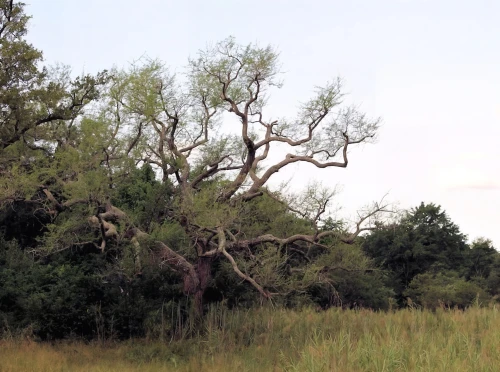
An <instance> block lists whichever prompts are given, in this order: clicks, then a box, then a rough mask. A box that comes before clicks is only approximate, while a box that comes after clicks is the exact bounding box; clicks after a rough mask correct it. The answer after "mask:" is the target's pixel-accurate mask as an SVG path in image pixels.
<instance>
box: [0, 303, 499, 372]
mask: <svg viewBox="0 0 500 372" xmlns="http://www.w3.org/2000/svg"><path fill="white" fill-rule="evenodd" d="M499 330H500V316H499V313H498V309H497V308H495V307H491V308H472V309H469V310H467V311H460V310H442V309H439V310H437V311H436V312H430V311H425V310H424V311H421V310H400V311H396V312H388V313H378V312H372V311H368V310H341V309H331V310H328V311H325V312H316V311H314V310H303V311H291V310H273V309H265V308H263V309H255V310H248V311H235V312H229V311H227V310H224V309H223V308H218V307H213V308H212V309H211V310H210V312H209V313H208V315H207V317H206V320H205V323H204V330H203V331H201V332H200V334H199V336H198V337H194V338H189V339H188V338H185V339H181V340H178V341H173V342H170V343H160V342H151V341H149V342H148V341H145V340H133V341H127V342H122V343H117V344H113V345H108V346H106V347H103V346H102V345H98V344H83V343H60V344H56V345H49V344H37V343H34V342H29V341H19V340H17V341H16V340H4V341H0V371H2V372H3V371H13V372H14V371H16V372H17V371H76V372H78V371H125V372H126V371H196V372H202V371H238V372H243V371H498V370H499V368H500V367H499V366H500V332H499Z"/></svg>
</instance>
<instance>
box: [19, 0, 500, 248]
mask: <svg viewBox="0 0 500 372" xmlns="http://www.w3.org/2000/svg"><path fill="white" fill-rule="evenodd" d="M27 2H28V6H27V12H28V13H29V14H31V15H32V16H33V19H32V21H31V27H30V33H29V36H28V38H29V39H30V41H32V42H33V43H34V45H35V46H36V47H37V48H39V49H41V50H43V52H44V55H45V60H46V62H47V63H48V64H53V63H55V62H61V63H64V64H68V65H71V66H72V67H73V69H74V71H75V72H77V73H79V72H82V71H85V72H97V71H99V70H102V69H106V68H110V67H112V66H113V65H118V66H126V65H127V63H129V62H131V61H133V60H135V59H138V58H139V57H141V56H142V55H144V54H147V55H148V56H150V57H158V58H160V59H162V60H163V61H165V62H166V63H167V64H168V65H169V66H171V67H172V69H173V70H174V71H179V72H182V71H183V66H185V64H186V62H187V58H188V57H189V56H195V55H196V53H197V51H198V50H199V49H201V48H204V47H205V46H206V45H207V43H211V42H217V41H220V40H222V39H225V38H226V37H228V36H230V35H233V36H235V37H236V40H237V41H238V42H240V43H243V44H246V43H250V42H258V43H260V44H263V45H266V44H271V45H273V46H275V47H276V48H277V49H279V50H280V52H281V62H282V65H283V71H285V72H286V74H285V75H284V83H285V84H284V87H283V88H282V89H281V90H279V91H277V92H276V94H275V95H274V96H273V98H272V99H271V103H272V107H271V110H272V113H273V115H276V116H287V115H291V114H292V113H293V112H294V110H295V108H296V107H297V104H298V103H299V102H301V101H302V102H303V101H305V100H306V99H307V98H308V97H310V95H311V93H312V89H313V87H314V86H317V85H322V84H323V83H324V82H326V81H327V80H329V79H332V78H334V77H336V76H341V77H342V78H343V79H344V80H345V86H346V91H347V92H348V93H349V100H351V101H353V102H356V103H358V104H360V105H361V106H360V107H361V108H362V110H363V111H365V112H367V113H368V114H369V115H370V116H373V117H377V116H380V117H382V119H383V126H382V129H381V131H380V135H379V140H378V142H377V143H376V144H374V145H366V146H364V147H362V148H359V147H358V148H353V149H352V151H351V155H350V162H349V166H348V168H347V169H328V170H321V171H318V170H317V169H315V168H314V167H312V166H304V167H301V168H299V169H300V170H301V171H303V172H305V173H306V174H307V177H304V176H303V175H302V176H300V177H296V178H295V179H294V180H293V182H294V187H297V188H299V187H302V186H304V185H305V183H306V181H307V180H308V179H318V180H323V182H324V183H328V184H331V185H332V186H334V185H335V184H339V185H341V186H342V189H343V192H342V193H341V194H339V196H338V200H337V203H338V204H339V205H340V206H341V207H342V208H343V211H342V212H341V214H342V213H343V214H344V215H350V214H353V213H354V211H355V210H356V209H357V208H359V207H362V206H363V205H365V204H367V203H369V202H370V201H373V200H377V199H380V197H382V196H383V195H384V194H386V193H387V192H389V199H390V200H391V201H395V202H399V206H400V207H403V208H409V207H414V206H417V205H418V204H420V202H421V201H424V202H433V203H436V204H440V205H441V206H442V207H443V208H444V209H445V210H446V211H447V212H448V214H449V216H450V217H451V219H452V220H453V221H454V222H455V223H457V224H458V225H459V226H460V228H461V231H462V232H463V233H465V234H467V235H468V236H469V239H470V240H473V239H475V238H477V237H486V238H489V239H491V240H493V242H494V243H495V247H496V248H499V247H500V145H499V141H500V1H498V0H490V1H487V0H475V1H471V0H467V1H463V0H432V1H431V0H428V1H426V0H406V1H404V0H376V1H375V0H363V1H361V0H358V1H353V0H351V1H346V0H342V1H337V0H329V1H328V0H324V1H319V0H318V1H314V0H309V1H284V0H281V1H280V0H267V1H266V0H253V1H237V0H233V1H229V0H218V1H216V0H212V1H206V0H205V1H198V0H187V1H186V0H185V1H179V0H177V1H160V0H142V1H137V0H133V1H132V0H121V1H118V0H87V1H84V2H82V1H75V0H31V1H30V0H27ZM299 169H297V168H294V170H296V171H298V170H299ZM302 174H304V173H302ZM289 176H290V175H289Z"/></svg>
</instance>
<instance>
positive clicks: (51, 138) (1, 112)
mask: <svg viewBox="0 0 500 372" xmlns="http://www.w3.org/2000/svg"><path fill="white" fill-rule="evenodd" d="M29 18H30V17H28V16H27V15H26V14H25V13H24V4H23V3H17V2H16V3H15V2H14V1H12V0H1V1H0V174H1V176H2V177H1V183H0V203H2V204H3V203H6V202H13V201H19V200H22V199H23V198H24V197H25V196H26V195H29V197H31V196H32V195H30V193H31V194H32V190H31V189H30V188H26V189H29V191H28V192H26V193H24V192H23V191H22V189H23V187H24V186H25V185H24V184H23V183H20V182H19V181H20V178H19V177H17V175H19V174H23V173H24V172H25V171H26V170H27V168H29V167H32V166H33V163H34V162H35V161H34V160H35V159H37V158H40V157H45V156H47V155H49V156H50V155H51V154H53V150H54V146H53V143H54V142H56V141H58V140H59V141H61V140H62V139H63V138H62V137H60V136H58V133H60V132H63V131H66V132H67V134H68V136H67V137H69V134H70V133H71V132H73V131H74V129H75V128H74V125H73V124H74V123H75V121H76V120H77V119H78V118H79V117H80V116H81V114H82V113H83V110H84V108H85V107H86V106H87V105H88V104H89V103H91V102H92V101H94V100H96V99H97V98H98V97H99V88H100V86H101V85H102V84H103V83H104V82H105V81H106V79H107V77H106V73H105V72H103V73H99V74H98V75H97V76H91V75H85V76H80V77H77V78H76V79H73V80H71V78H70V70H69V68H67V67H64V66H56V67H52V68H47V67H43V68H41V67H40V65H41V63H42V61H43V59H42V52H41V51H39V50H37V49H35V48H34V47H33V46H32V45H31V44H29V43H28V42H26V40H25V39H24V36H25V35H26V32H27V23H28V21H29ZM59 145H60V146H63V145H64V143H59Z"/></svg>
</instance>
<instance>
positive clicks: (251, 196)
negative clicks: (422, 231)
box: [1, 1, 385, 313]
mask: <svg viewBox="0 0 500 372" xmlns="http://www.w3.org/2000/svg"><path fill="white" fill-rule="evenodd" d="M4 3H5V4H4ZM10 4H11V5H10V6H11V7H10V8H9V7H8V6H9V3H8V2H5V1H4V2H3V3H2V5H3V8H4V10H3V11H4V15H5V16H4V17H7V18H6V19H8V21H9V22H10V21H11V19H12V17H13V16H12V14H15V12H14V13H12V12H13V10H12V9H15V7H14V8H13V7H12V3H10ZM9 9H10V10H9ZM9 12H10V13H9ZM9 14H11V15H10V16H8V15H9ZM8 17H11V18H8ZM17 24H21V23H20V21H18V22H17ZM2 32H4V31H3V30H2ZM33 53H35V54H36V53H37V52H36V51H33ZM34 58H35V59H36V58H40V57H39V56H38V55H35V56H34ZM36 73H41V72H36ZM81 83H84V82H81ZM87 83H91V84H87ZM87 83H86V84H87V85H89V86H91V87H93V86H95V83H96V81H95V80H92V81H87ZM97 83H101V84H102V83H106V84H107V85H106V89H107V90H106V94H105V95H104V96H103V98H102V99H101V100H100V101H98V102H97V103H96V104H95V105H94V110H93V113H92V114H90V113H87V114H86V115H84V116H83V117H82V116H80V115H79V114H80V112H79V111H78V110H79V107H81V106H83V105H84V104H86V103H88V102H89V101H90V100H91V99H95V98H97V91H95V92H94V91H93V90H92V91H88V90H86V88H85V86H87V85H85V84H84V86H81V85H78V84H77V85H76V86H75V85H73V86H74V87H76V88H70V89H66V90H63V92H65V93H69V95H67V96H65V97H66V98H65V99H63V98H62V97H63V95H62V93H61V95H60V96H58V98H59V100H51V101H50V102H49V103H52V105H53V106H54V104H55V106H54V107H53V108H50V107H51V106H47V105H45V106H42V105H39V107H40V110H37V109H35V108H33V107H32V108H31V109H30V111H29V112H30V114H29V115H28V116H26V117H24V118H22V120H21V121H20V122H19V124H16V123H17V122H16V120H17V119H16V118H17V116H19V115H20V114H18V111H16V110H18V106H13V105H10V104H9V103H8V102H7V103H2V105H3V106H2V107H5V108H6V109H5V110H6V111H5V110H4V111H5V112H6V113H7V114H4V117H5V118H4V119H3V120H4V121H5V123H6V126H5V128H7V129H6V130H4V132H2V134H1V135H2V138H1V141H2V148H6V147H8V146H10V145H12V144H16V143H24V144H25V145H26V146H27V147H23V151H26V154H28V153H30V151H31V152H36V151H41V152H43V154H44V156H43V157H38V158H37V157H32V158H30V161H29V163H30V165H23V166H21V168H19V167H13V168H11V169H10V172H11V173H10V174H11V177H12V179H21V180H22V182H21V181H19V182H18V183H17V184H18V185H19V184H20V183H23V184H24V185H29V187H28V186H26V187H25V188H24V192H21V193H12V195H11V196H9V194H8V192H7V191H8V190H11V189H12V185H11V186H10V188H9V187H8V186H6V185H5V186H4V189H5V190H7V191H5V190H4V192H3V194H4V196H3V197H4V200H3V201H4V203H5V202H6V201H8V199H9V197H10V198H11V199H14V198H24V199H28V198H30V200H29V202H30V203H35V204H37V205H38V207H40V208H41V209H43V210H44V211H45V213H46V215H47V216H49V217H50V218H49V222H50V223H49V224H47V227H46V231H45V232H44V233H43V237H42V238H41V239H40V240H39V241H41V242H42V244H43V245H44V246H45V248H46V249H49V250H57V249H67V248H71V247H75V246H85V245H87V246H88V245H92V246H94V247H96V249H100V250H103V251H104V250H106V249H107V248H108V247H110V246H115V247H116V246H118V247H119V246H124V245H127V246H129V247H133V249H135V250H137V252H139V251H141V250H147V251H148V252H150V253H151V254H152V255H153V256H154V257H156V258H158V259H159V260H160V262H161V264H163V265H167V266H168V267H170V268H171V269H173V270H176V271H177V272H178V273H179V274H180V275H181V277H182V278H183V282H184V292H185V293H186V294H187V295H190V296H192V297H193V298H194V302H195V305H196V309H197V310H198V311H199V312H200V313H201V312H202V310H203V307H202V299H203V293H204V291H205V290H206V288H207V286H208V284H209V281H210V276H211V273H212V272H213V267H214V263H215V262H218V261H220V260H223V261H226V262H228V264H229V265H230V266H231V267H232V269H233V270H234V272H235V273H236V275H237V276H238V277H240V278H241V279H242V280H244V281H246V282H248V283H249V284H250V285H252V286H253V287H254V288H255V289H256V290H257V291H258V292H259V293H260V294H261V296H262V297H263V298H271V297H272V296H273V295H274V294H277V293H280V290H279V288H278V286H275V285H273V281H272V280H271V279H272V278H276V277H283V276H286V275H299V274H297V273H299V272H301V270H298V269H294V268H291V267H290V265H291V264H290V262H291V261H289V258H290V257H291V256H294V258H295V261H294V262H297V257H298V258H299V261H300V260H302V261H304V262H307V261H309V260H310V258H309V256H308V255H309V252H310V249H311V247H316V248H320V249H325V250H328V249H329V247H328V245H327V244H325V242H332V241H335V239H336V240H337V241H341V242H343V243H352V242H353V241H354V240H355V238H356V237H357V236H358V235H359V234H360V233H361V232H363V231H365V230H368V229H371V228H372V226H373V225H372V222H373V220H374V219H376V218H377V217H378V216H379V214H380V213H381V212H384V211H385V205H382V204H378V203H376V204H374V205H373V206H372V208H369V209H367V210H365V211H364V213H361V214H360V215H359V220H358V221H356V222H355V223H354V226H353V230H352V231H347V230H346V229H341V228H335V229H333V230H329V229H325V226H324V225H322V224H321V221H320V220H321V218H322V217H324V215H325V213H326V212H327V206H328V203H329V201H330V199H331V198H332V196H333V193H331V192H328V191H327V190H324V189H322V188H321V187H310V188H309V189H308V190H306V191H305V192H304V193H303V194H302V195H299V197H298V198H295V199H290V198H288V197H287V195H286V194H285V193H284V192H282V191H281V190H277V191H276V190H275V191H273V189H272V185H271V184H270V181H271V180H272V179H273V176H274V175H275V174H276V173H277V172H279V171H280V170H282V169H283V168H285V167H288V166H290V165H292V164H295V163H305V164H306V165H307V166H310V167H312V168H319V169H325V171H330V170H331V169H332V168H345V167H347V165H348V151H349V149H350V147H351V146H352V145H356V144H360V143H364V142H369V141H370V140H372V139H373V138H374V136H375V135H376V132H377V129H378V123H379V121H378V120H370V119H368V118H367V117H366V116H365V115H364V114H363V113H360V112H359V111H358V110H357V109H356V108H354V107H343V105H342V89H341V88H342V86H341V81H340V80H338V79H337V80H333V81H331V82H329V83H326V84H325V85H324V86H323V87H318V88H316V91H315V94H314V96H313V98H312V99H310V100H309V101H308V102H306V103H303V104H302V105H301V106H300V109H299V112H298V114H297V116H296V118H294V119H290V118H286V119H285V118H272V117H269V116H268V115H266V112H265V109H266V103H267V100H268V99H269V97H270V96H269V95H270V91H271V90H272V89H273V88H279V87H280V86H281V81H280V71H279V61H278V54H277V52H276V51H275V50H274V49H273V48H271V47H265V48H261V47H259V46H257V45H253V44H251V45H248V46H241V45H238V44H237V43H236V42H235V41H234V40H233V39H232V38H229V39H227V40H224V41H222V42H219V43H217V44H215V45H214V46H213V47H209V48H208V49H207V50H205V51H202V52H200V53H199V56H198V58H195V59H192V60H190V62H189V65H188V69H187V74H185V75H184V76H183V77H182V78H181V79H177V78H176V77H175V76H174V75H173V74H170V73H169V71H168V69H166V68H165V67H164V65H163V64H162V63H160V62H158V61H150V60H147V61H139V62H138V63H137V64H135V65H134V66H133V67H132V68H131V69H130V70H127V71H118V70H117V71H113V72H112V74H111V79H110V80H109V81H107V80H104V79H103V80H102V81H98V82H97ZM50 84H53V83H50ZM50 84H49V85H48V86H47V89H49V88H50V87H51V86H53V85H50ZM2 89H3V87H2ZM5 89H7V88H5ZM75 89H76V90H75ZM92 89H93V88H92ZM49 90H50V89H49ZM27 91H30V92H31V91H33V90H32V89H27ZM14 93H15V91H14ZM16 94H18V93H16ZM20 94H21V93H19V94H18V95H20ZM21 98H22V97H21ZM21 98H20V99H21ZM37 107H38V106H37ZM42 107H44V108H43V109H42ZM48 122H50V123H52V124H53V125H51V126H50V127H49V128H47V130H46V131H45V132H43V133H44V137H43V141H41V140H39V139H38V138H37V137H36V129H37V128H38V127H40V126H41V125H42V124H45V123H48ZM49 129H50V130H49ZM271 150H276V151H275V154H274V157H275V156H282V158H281V159H280V160H278V161H270V156H269V154H270V152H271ZM143 166H150V167H152V169H154V170H155V172H156V173H157V176H158V178H159V179H161V182H158V184H160V185H161V187H158V189H157V191H156V194H155V195H156V196H155V197H156V199H155V202H154V204H155V205H156V206H157V207H158V208H156V209H155V208H153V209H152V210H154V212H151V214H150V216H148V218H137V216H136V215H135V214H134V211H133V208H127V207H126V206H125V205H123V203H122V204H120V202H119V200H120V198H119V195H118V194H119V193H120V191H119V190H120V187H121V185H123V183H124V182H127V179H129V178H130V175H131V174H132V173H133V172H134V169H136V168H137V167H143ZM23 167H24V168H23ZM19 169H22V170H21V171H20V170H19ZM18 194H23V195H18ZM262 199H265V200H266V201H267V202H268V203H274V204H275V205H279V206H280V208H282V213H283V214H286V215H288V216H290V217H293V218H296V219H297V220H300V221H302V222H301V223H300V224H299V225H300V226H294V227H293V228H286V227H285V228H283V229H281V230H279V229H274V230H272V231H271V230H268V229H266V224H265V223H263V224H262V225H261V226H259V227H258V228H256V226H257V225H258V223H256V221H255V219H253V217H255V215H252V213H253V212H252V211H255V208H256V205H257V204H258V203H259V200H262ZM10 202H12V200H10ZM132 204H133V203H132ZM252 208H254V209H252ZM257 222H258V221H257ZM167 224H170V225H172V224H175V225H177V226H179V227H180V228H181V229H182V231H183V234H184V236H185V244H184V248H182V249H176V248H175V247H173V246H170V245H169V244H167V242H166V241H165V240H164V239H162V232H161V231H162V227H163V226H164V225H167ZM327 238H328V239H327ZM331 238H335V239H333V240H332V239H331ZM273 255H274V256H273ZM262 256H265V257H264V258H263V257H262ZM269 257H271V258H273V259H275V260H277V259H276V257H278V258H279V260H280V262H281V263H279V264H277V265H276V269H277V271H279V270H282V273H278V274H277V273H271V274H269V275H267V276H266V275H259V267H260V266H265V265H266V263H265V261H267V262H268V261H269ZM138 267H139V268H138V270H140V262H139V263H138ZM306 271H307V270H305V271H304V270H303V271H302V272H306ZM317 272H319V270H318V271H317ZM309 273H310V272H309ZM273 275H275V276H274V277H273ZM270 278H271V279H270Z"/></svg>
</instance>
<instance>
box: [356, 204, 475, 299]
mask: <svg viewBox="0 0 500 372" xmlns="http://www.w3.org/2000/svg"><path fill="white" fill-rule="evenodd" d="M465 239H466V237H465V235H463V234H462V233H461V232H460V230H459V228H458V226H457V225H455V224H454V223H453V222H451V220H450V218H449V217H448V216H447V215H446V213H445V212H444V211H441V207H439V206H436V205H434V204H427V205H426V204H423V203H422V204H421V205H420V206H419V207H417V208H414V209H412V210H411V211H409V212H407V213H406V215H405V216H404V217H403V218H402V219H401V221H400V222H398V223H396V224H394V225H392V226H387V227H384V228H381V229H379V230H377V231H374V232H373V233H372V234H370V235H368V236H367V237H366V239H364V241H363V250H364V251H365V252H366V253H367V254H368V256H370V257H372V258H373V259H374V262H375V265H377V266H378V265H380V266H381V267H383V268H385V269H386V270H388V271H389V272H390V273H391V276H392V281H393V288H394V291H395V292H396V294H397V296H398V297H399V299H400V300H402V294H403V291H404V290H405V289H406V288H407V286H408V285H409V284H410V282H411V281H412V280H413V278H414V277H415V276H417V275H419V274H423V273H425V272H427V271H442V270H454V271H457V272H458V273H460V274H461V275H463V274H464V273H465V271H466V261H467V253H468V247H467V244H466V241H465Z"/></svg>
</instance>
